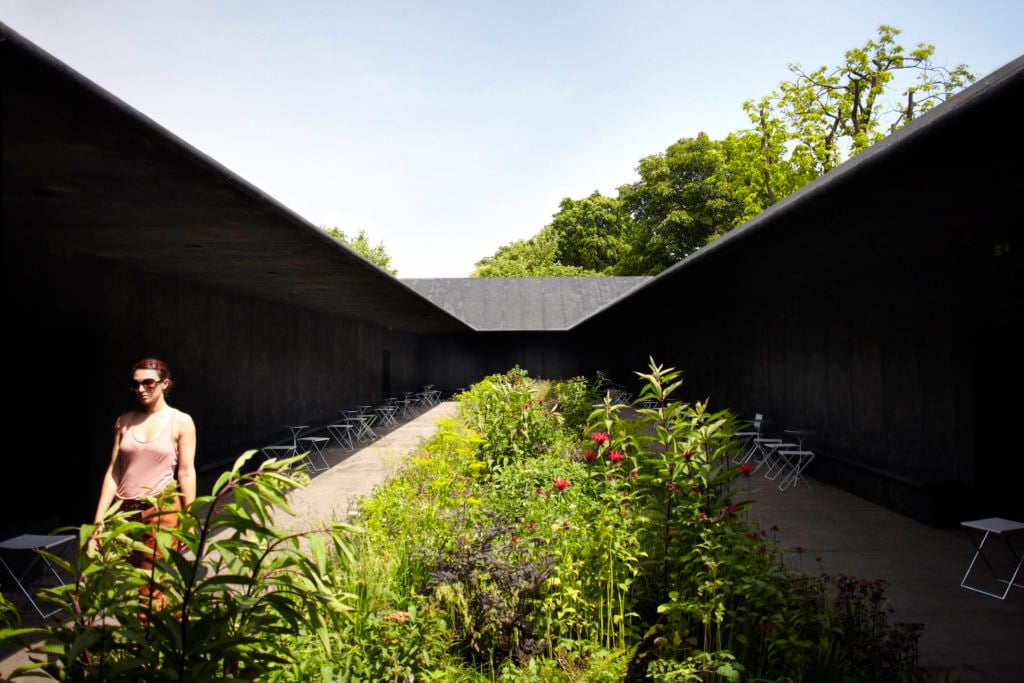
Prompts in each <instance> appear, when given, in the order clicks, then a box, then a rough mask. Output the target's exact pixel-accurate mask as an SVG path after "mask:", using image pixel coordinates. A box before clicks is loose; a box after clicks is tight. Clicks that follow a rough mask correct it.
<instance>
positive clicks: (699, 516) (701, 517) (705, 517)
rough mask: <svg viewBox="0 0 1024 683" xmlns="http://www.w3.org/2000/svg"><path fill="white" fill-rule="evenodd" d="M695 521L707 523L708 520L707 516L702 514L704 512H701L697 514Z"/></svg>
mask: <svg viewBox="0 0 1024 683" xmlns="http://www.w3.org/2000/svg"><path fill="white" fill-rule="evenodd" d="M697 519H699V520H700V521H702V522H706V521H707V519H708V516H707V514H706V513H704V512H701V513H699V514H698V515H697Z"/></svg>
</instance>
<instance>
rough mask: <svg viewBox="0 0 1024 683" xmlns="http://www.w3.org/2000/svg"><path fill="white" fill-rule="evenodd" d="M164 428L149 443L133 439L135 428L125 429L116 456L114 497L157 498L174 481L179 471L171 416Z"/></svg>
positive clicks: (131, 498) (172, 410)
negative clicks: (116, 475)
mask: <svg viewBox="0 0 1024 683" xmlns="http://www.w3.org/2000/svg"><path fill="white" fill-rule="evenodd" d="M175 412H176V411H175V410H174V409H173V408H171V419H169V420H168V421H167V426H166V427H164V429H163V431H162V432H160V434H158V435H157V436H156V437H154V438H153V439H152V440H151V441H142V440H141V439H138V438H136V436H135V427H134V425H133V426H131V427H129V428H128V429H126V430H124V436H122V437H121V448H120V451H119V452H118V455H117V462H118V465H119V472H120V476H119V477H118V482H117V497H118V498H120V499H122V500H136V499H138V498H141V497H142V496H157V495H159V494H160V492H161V491H163V490H164V489H166V488H167V487H168V485H170V483H171V482H172V481H174V479H175V473H176V472H177V469H178V448H177V444H176V443H175V442H174V416H175Z"/></svg>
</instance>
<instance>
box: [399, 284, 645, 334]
mask: <svg viewBox="0 0 1024 683" xmlns="http://www.w3.org/2000/svg"><path fill="white" fill-rule="evenodd" d="M650 279H651V278H650V277H524V278H509V277H483V278H423V279H403V280H402V282H403V283H404V284H406V285H408V286H409V287H410V288H412V289H413V290H414V291H416V292H419V293H420V294H422V295H423V296H425V297H426V298H427V299H430V300H431V301H433V302H434V303H435V304H437V305H438V306H440V307H441V308H443V309H444V310H446V311H448V312H449V313H451V314H452V315H454V316H455V317H457V318H458V319H459V320H462V321H463V322H465V323H466V324H467V325H469V326H471V327H472V328H473V329H475V330H477V331H506V332H508V331H515V330H520V331H529V330H547V331H555V330H567V329H569V328H570V327H572V326H573V325H575V324H576V323H578V322H580V321H581V320H583V319H584V318H586V317H587V316H589V315H591V314H593V312H594V311H596V310H597V309H599V308H601V307H603V306H605V305H608V304H610V303H612V302H614V301H615V300H616V299H618V298H619V297H621V296H622V295H624V294H626V293H627V292H629V291H630V290H632V289H633V288H634V287H637V286H638V285H641V284H643V283H645V282H647V281H648V280H650Z"/></svg>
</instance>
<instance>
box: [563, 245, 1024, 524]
mask: <svg viewBox="0 0 1024 683" xmlns="http://www.w3.org/2000/svg"><path fill="white" fill-rule="evenodd" d="M948 266H949V264H946V263H935V264H932V266H931V267H920V266H919V267H915V268H908V269H907V270H906V271H905V272H896V273H889V274H888V275H886V276H885V277H876V278H874V279H866V280H863V281H851V282H849V283H842V282H836V283H831V284H827V285H822V286H815V287H807V288H803V289H799V290H790V291H787V292H785V293H779V294H778V295H777V296H771V295H769V296H765V297H763V298H761V299H759V300H758V299H756V298H753V297H747V298H744V297H731V298H730V304H729V305H728V306H721V305H714V304H710V305H707V306H703V307H701V308H700V309H699V310H693V309H690V310H687V311H685V312H681V313H680V314H676V315H666V314H665V313H664V309H665V306H664V303H663V302H666V301H672V300H679V299H681V297H680V296H678V295H676V294H674V293H673V292H672V288H671V285H662V286H660V288H659V289H656V290H654V291H652V292H649V293H647V295H646V296H643V297H636V298H635V299H633V300H627V301H626V302H625V303H624V304H623V305H622V310H616V309H611V310H609V311H607V312H606V313H604V314H602V315H601V316H598V317H597V318H595V319H592V320H590V321H588V322H587V323H586V324H585V325H584V326H581V327H580V328H579V329H578V330H576V335H577V343H578V345H579V347H580V349H581V350H583V349H585V350H586V353H587V357H588V359H589V362H590V364H591V367H592V369H605V370H609V369H610V370H612V371H613V372H614V373H615V374H616V375H618V376H625V375H626V374H627V373H630V372H632V371H633V370H643V369H646V367H647V358H648V356H649V355H653V356H654V359H655V361H657V362H658V363H660V364H663V365H666V366H670V367H676V368H679V369H681V370H683V373H684V384H683V386H682V388H681V389H680V390H679V392H678V394H677V395H678V397H679V398H681V399H683V400H686V401H691V402H692V401H696V400H705V399H710V401H711V406H712V408H714V409H722V408H728V409H730V410H732V411H733V412H735V413H737V414H739V415H741V416H744V417H749V416H751V415H753V414H754V413H755V412H760V413H763V414H764V415H765V417H766V418H767V419H768V420H769V428H773V429H775V430H781V429H783V428H786V427H797V428H804V429H810V430H813V432H814V433H813V435H812V436H811V437H809V439H808V441H807V445H808V446H809V447H811V448H812V449H813V450H815V452H816V453H817V454H818V458H817V460H816V461H815V463H814V465H813V466H812V467H813V470H814V474H815V476H817V477H819V478H820V479H823V480H825V481H830V482H832V483H834V484H837V485H839V486H841V487H842V488H844V489H846V490H849V491H852V492H854V493H856V494H858V495H862V496H864V497H865V498H868V499H870V500H874V501H876V502H879V503H882V504H885V505H887V506H888V507H890V508H892V509H895V510H898V511H900V512H902V513H904V514H907V515H909V516H912V517H915V518H918V519H921V520H922V521H925V522H927V523H930V524H934V525H937V526H941V525H947V524H952V523H954V522H956V521H957V520H960V519H966V518H968V517H969V516H972V515H973V516H979V515H980V516H989V515H1004V516H1009V517H1018V518H1019V517H1020V516H1021V512H1022V502H1021V497H1020V496H1019V495H1016V493H1015V492H1014V491H1012V490H1011V488H1010V484H1009V483H1008V482H1009V481H1010V478H1008V477H1005V476H1000V473H1005V472H1006V471H1008V470H1009V469H1011V468H1012V465H1011V463H1010V462H1009V455H1008V454H1009V453H1013V452H1014V448H1015V447H1014V446H1013V445H1011V444H1010V441H1009V434H1010V433H1011V432H1010V431H1008V430H1007V429H1006V428H1005V425H1007V424H1010V423H1012V421H1013V416H1015V415H1020V414H1021V412H1020V411H1021V409H1022V406H1021V399H1020V396H1019V393H1020V392H1014V391H1013V387H1014V386H1019V384H1018V383H1017V382H1018V380H1019V378H1020V376H1021V372H1020V367H1021V361H1020V355H1021V354H1020V352H1019V351H1010V350H1009V345H1010V341H1009V340H1011V339H1013V337H1012V335H1011V332H1010V330H1011V329H1019V326H1020V324H1021V323H1022V322H1024V321H1022V320H1021V306H1020V303H1019V298H1017V296H1016V295H1015V294H1014V293H1013V292H1014V291H1015V290H1016V288H1015V286H1014V283H1015V282H1017V283H1019V270H1017V266H1018V264H1017V263H1016V262H1010V261H1008V260H1004V261H997V262H993V261H992V260H991V259H988V258H985V257H982V258H979V259H976V260H973V261H963V260H962V261H961V262H960V263H959V264H958V269H957V270H956V271H955V272H957V274H958V276H957V277H950V272H951V270H950V268H949V267H948ZM680 286H682V285H680ZM763 291H765V292H770V291H771V289H770V288H768V287H765V288H764V290H763ZM626 310H628V311H629V312H630V313H631V314H632V315H633V316H634V319H635V320H637V321H651V323H650V324H647V325H645V326H642V329H643V332H641V333H637V334H634V335H628V336H622V337H619V338H618V339H617V340H616V341H615V342H611V341H610V340H609V339H608V338H607V337H603V336H602V335H600V334H598V333H597V331H598V330H599V329H601V328H602V327H603V326H605V325H607V324H608V321H610V320H612V319H614V318H616V317H617V316H621V315H623V313H624V312H625V311H626ZM655 321H656V322H655ZM1015 326H1017V327H1015ZM606 359H614V364H612V365H608V364H605V363H604V362H603V361H605V360H606ZM627 361H628V362H630V364H631V365H630V366H627V365H625V363H626V362H627ZM1000 425H1002V426H1000Z"/></svg>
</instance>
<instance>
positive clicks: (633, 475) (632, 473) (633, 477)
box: [629, 470, 636, 479]
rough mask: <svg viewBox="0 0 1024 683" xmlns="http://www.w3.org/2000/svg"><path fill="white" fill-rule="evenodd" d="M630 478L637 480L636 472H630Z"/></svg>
mask: <svg viewBox="0 0 1024 683" xmlns="http://www.w3.org/2000/svg"><path fill="white" fill-rule="evenodd" d="M629 476H630V478H631V479H636V470H630V471H629Z"/></svg>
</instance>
